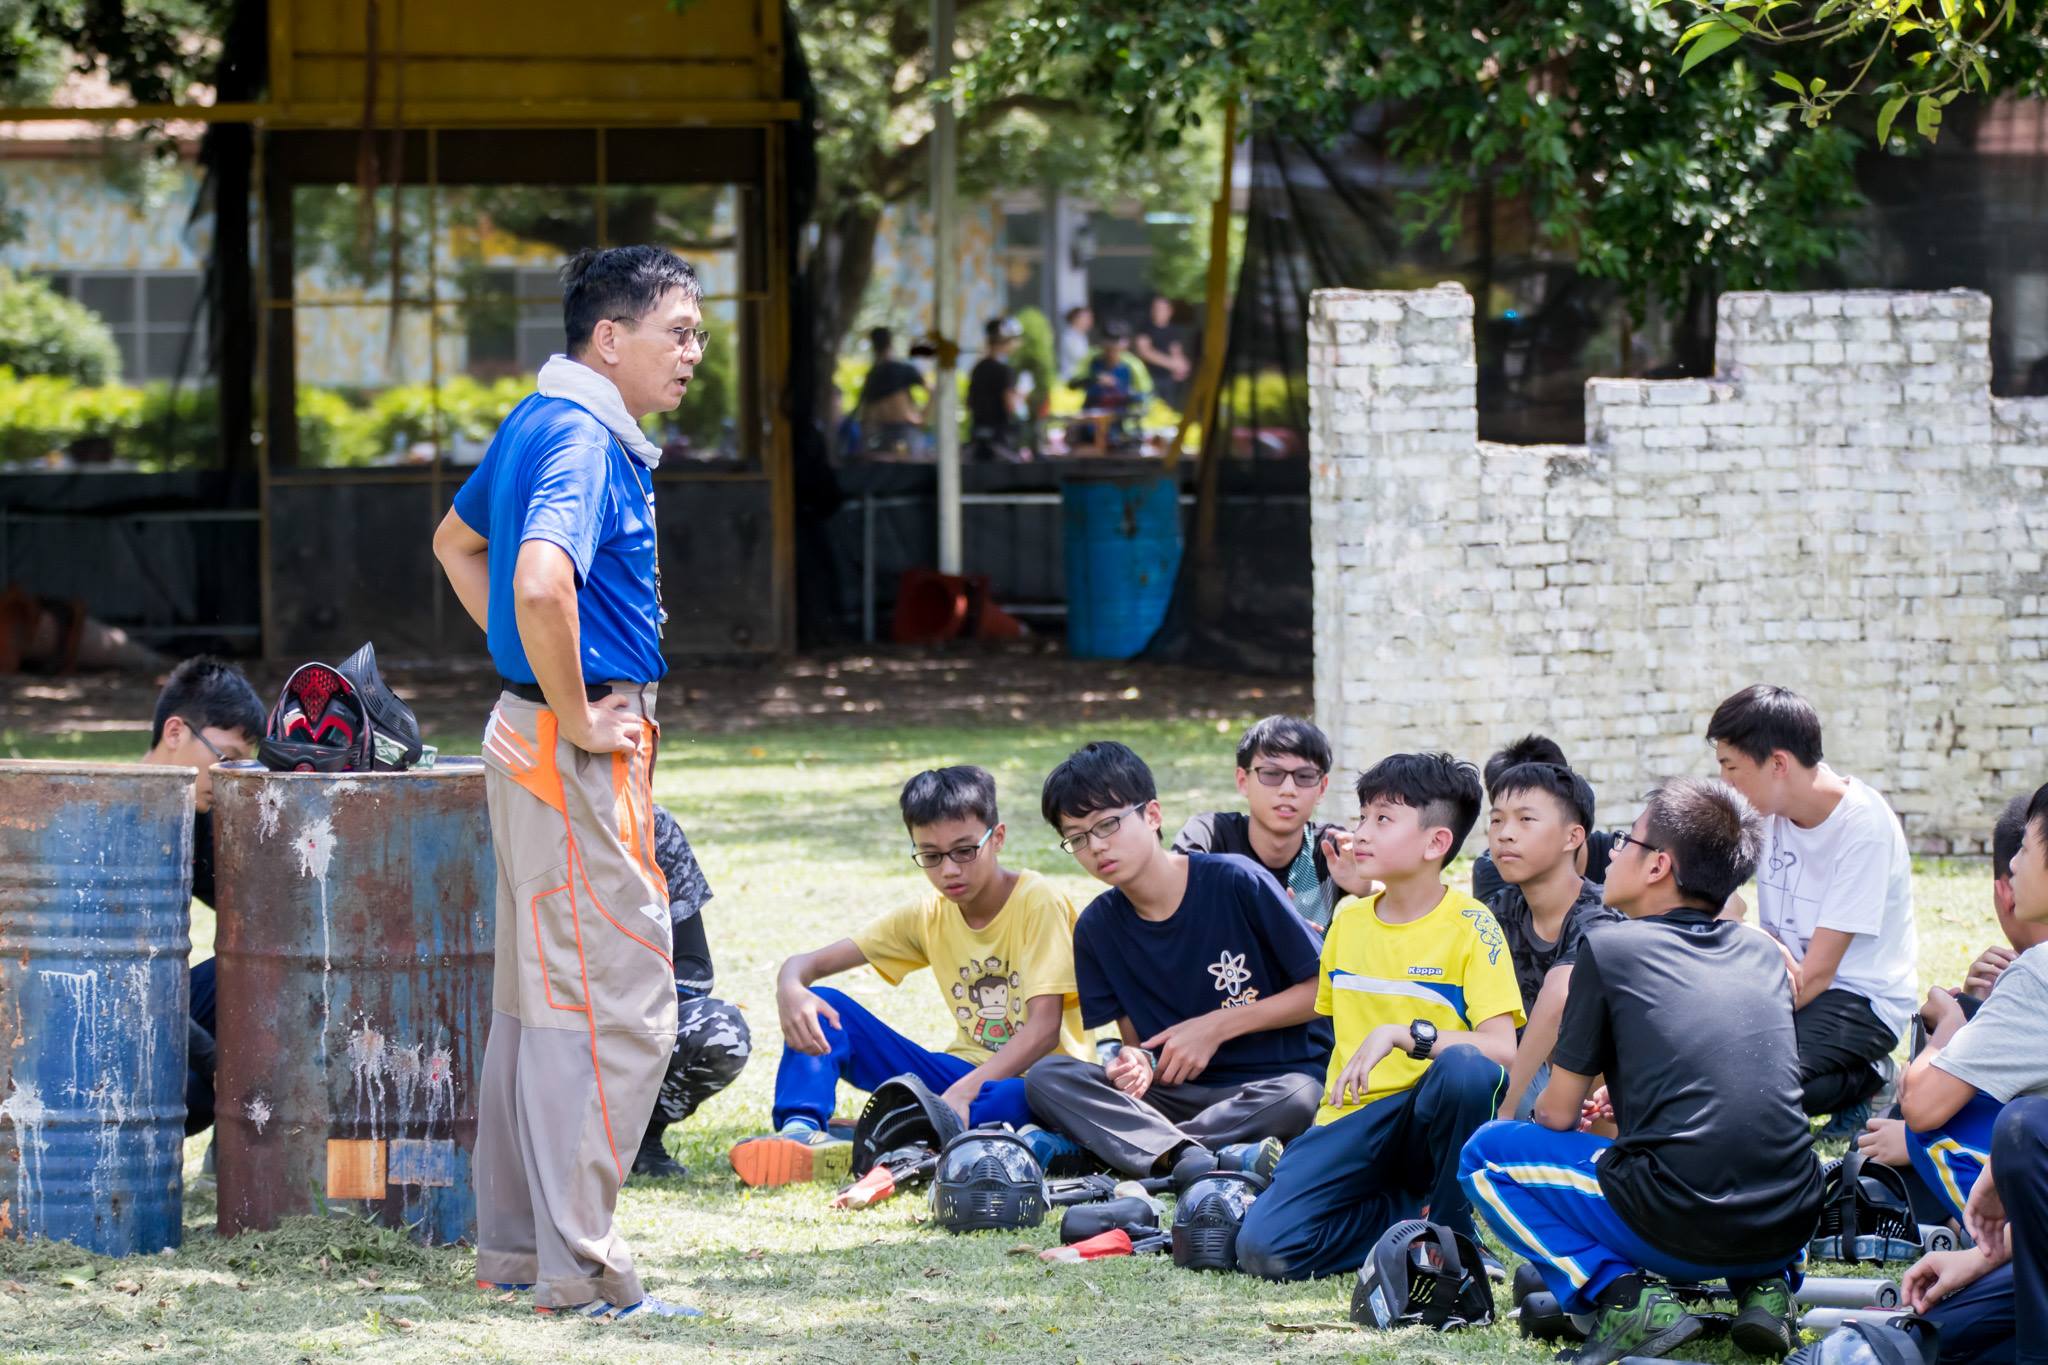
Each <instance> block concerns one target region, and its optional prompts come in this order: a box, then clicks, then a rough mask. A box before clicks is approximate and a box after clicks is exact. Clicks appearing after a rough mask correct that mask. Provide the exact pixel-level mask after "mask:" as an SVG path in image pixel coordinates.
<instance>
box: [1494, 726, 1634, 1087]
mask: <svg viewBox="0 0 2048 1365" xmlns="http://www.w3.org/2000/svg"><path fill="white" fill-rule="evenodd" d="M1492 791H1493V810H1492V813H1491V815H1490V816H1489V817H1488V820H1487V826H1486V842H1487V852H1488V853H1489V854H1491V855H1492V858H1493V862H1494V866H1495V867H1497V868H1498V869H1499V870H1500V876H1501V877H1502V879H1503V882H1504V884H1503V885H1502V887H1501V889H1500V890H1498V891H1496V892H1494V894H1493V896H1492V898H1491V899H1489V900H1488V901H1487V903H1486V908H1487V909H1489V910H1491V911H1493V917H1494V918H1495V919H1496V920H1498V921H1500V927H1501V932H1502V933H1503V934H1505V935H1506V936H1507V941H1508V952H1509V954H1510V955H1512V956H1513V958H1514V960H1515V984H1516V985H1518V986H1519V987H1520V988H1521V992H1522V1009H1523V1011H1524V1013H1526V1014H1527V1015H1528V1018H1529V1023H1528V1026H1527V1027H1526V1028H1524V1029H1523V1030H1522V1036H1521V1039H1520V1041H1519V1042H1518V1044H1517V1045H1516V1049H1515V1064H1514V1066H1513V1067H1511V1068H1509V1071H1508V1088H1507V1093H1506V1095H1505V1096H1503V1097H1502V1099H1501V1106H1500V1116H1501V1117H1502V1118H1504V1119H1510V1118H1527V1117H1528V1116H1529V1112H1530V1110H1531V1108H1532V1107H1533V1106H1534V1105H1535V1103H1536V1096H1537V1095H1539V1094H1541V1093H1542V1091H1543V1087H1544V1085H1545V1084H1546V1083H1547V1082H1548V1080H1549V1076H1550V1070H1549V1067H1550V1049H1551V1046H1552V1045H1553V1044H1554V1043H1556V1042H1557V1021H1558V1020H1559V1018H1561V1017H1562V1016H1563V1014H1564V1002H1565V1000H1566V998H1567V996H1568V995H1569V994H1570V991H1571V981H1572V965H1573V963H1575V962H1577V961H1578V953H1579V943H1580V941H1581V940H1582V939H1584V938H1585V936H1586V931H1587V930H1588V929H1589V928H1591V927H1592V926H1594V925H1596V924H1606V923H1611V922H1613V921H1616V920H1619V919H1621V918H1622V914H1621V912H1620V911H1619V910H1611V909H1609V908H1608V907H1607V905H1606V904H1605V902H1604V901H1602V899H1601V888H1600V884H1599V883H1598V882H1595V881H1592V880H1590V879H1589V878H1585V877H1582V876H1580V875H1579V859H1580V858H1581V857H1582V856H1583V855H1584V851H1585V847H1586V835H1587V832H1588V831H1589V830H1591V829H1592V827H1593V788H1592V787H1591V786H1590V785H1588V784H1587V782H1586V779H1585V778H1583V777H1580V776H1579V775H1578V774H1577V773H1575V772H1573V771H1572V770H1571V769H1569V768H1565V767H1561V766H1559V765H1558V764H1555V763H1524V764H1521V765H1519V766H1517V767H1513V768H1509V769H1507V770H1506V771H1504V772H1501V773H1498V774H1496V775H1495V777H1494V781H1493V787H1492ZM1603 856H1604V855H1603ZM1602 870H1603V871H1604V870H1605V869H1604V868H1603V869H1602Z"/></svg>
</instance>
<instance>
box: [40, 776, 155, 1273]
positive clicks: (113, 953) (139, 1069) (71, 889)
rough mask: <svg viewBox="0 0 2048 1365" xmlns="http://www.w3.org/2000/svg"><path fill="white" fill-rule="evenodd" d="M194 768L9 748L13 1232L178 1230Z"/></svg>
mask: <svg viewBox="0 0 2048 1365" xmlns="http://www.w3.org/2000/svg"><path fill="white" fill-rule="evenodd" d="M192 779H193V771H192V769H190V768H158V767H142V766H138V765H134V764H114V763H29V762H7V763H0V1069H4V1073H5V1074H4V1075H0V1235H4V1236H7V1237H12V1238H32V1237H42V1238H48V1239H50V1240H51V1241H58V1242H73V1243H76V1244H77V1245H79V1246H82V1247H85V1248H87V1249H88V1250H91V1251H96V1252H99V1253H101V1254H102V1255H107V1256H133V1255H137V1254H143V1253H149V1252H155V1251H161V1250H163V1249H164V1248H165V1247H174V1246H177V1245H178V1243H179V1242H180V1240H182V1234H183V1216H182V1215H183V1209H184V1196H185V1190H184V1176H183V1168H184V1144H185V1052H186V1049H185V1038H186V1032H185V1031H186V1021H185V1016H186V1008H187V1000H188V998H189V995H190V985H189V982H188V980H187V975H186V967H185V958H186V955H187V953H189V952H190V950H191V947H192V940H191V904H192Z"/></svg>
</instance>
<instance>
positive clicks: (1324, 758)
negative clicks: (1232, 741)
mask: <svg viewBox="0 0 2048 1365" xmlns="http://www.w3.org/2000/svg"><path fill="white" fill-rule="evenodd" d="M1260 754H1271V755H1272V756H1273V757H1275V758H1300V759H1306V760H1307V761H1309V762H1310V763H1313V764H1315V765H1316V766H1317V767H1318V768H1321V769H1322V770H1323V771H1324V772H1326V773H1327V772H1328V771H1330V763H1331V761H1332V760H1331V756H1330V737H1329V736H1328V735H1325V734H1324V733H1323V732H1322V731H1321V730H1320V729H1318V728H1317V727H1315V726H1314V725H1311V724H1309V723H1308V722H1307V721H1305V720H1302V719H1301V718H1300V717H1298V716H1267V717H1266V718H1265V719H1264V720H1262V721H1257V722H1254V723H1253V725H1252V727H1251V728H1250V729H1249V730H1246V731H1245V732H1244V738H1242V739H1240V740H1238V742H1237V766H1238V767H1240V768H1249V767H1251V766H1252V760H1253V759H1255V758H1257V757H1258V756H1259V755H1260Z"/></svg>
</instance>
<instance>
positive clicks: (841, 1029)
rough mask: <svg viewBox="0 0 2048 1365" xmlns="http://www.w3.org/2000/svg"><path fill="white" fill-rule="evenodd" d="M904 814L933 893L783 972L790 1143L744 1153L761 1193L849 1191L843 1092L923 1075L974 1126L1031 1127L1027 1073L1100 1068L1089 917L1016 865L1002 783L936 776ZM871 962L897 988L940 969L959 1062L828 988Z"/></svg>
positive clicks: (782, 1088) (907, 789) (958, 770)
mask: <svg viewBox="0 0 2048 1365" xmlns="http://www.w3.org/2000/svg"><path fill="white" fill-rule="evenodd" d="M898 805H899V806H900V807H901V809H902V812H903V823H904V825H905V827H906V828H908V829H909V831H910V841H911V854H910V856H911V858H912V860H913V861H914V862H916V864H917V865H918V866H919V867H920V868H923V869H924V875H925V877H926V879H927V880H929V881H930V882H931V884H932V890H931V891H930V892H929V893H928V894H926V895H924V896H921V897H919V898H918V899H917V900H915V901H912V902H911V903H910V904H908V905H905V906H904V907H903V908H902V909H900V910H895V911H892V912H890V913H889V914H886V915H883V916H882V917H881V918H880V919H877V920H875V921H874V922H873V923H871V924H869V925H868V926H867V927H866V928H864V929H862V930H861V931H860V932H859V933H858V934H856V935H854V936H853V937H852V938H843V939H840V940H839V941H838V942H836V943H831V944H827V945H826V946H824V947H822V948H814V949H812V950H811V951H810V952H808V953H799V954H797V955H796V956H795V957H792V958H790V959H789V960H788V961H787V962H784V963H783V964H782V970H781V971H780V972H779V973H778V974H777V977H776V983H775V996H776V1006H777V1009H778V1010H779V1012H780V1014H781V1016H782V1041H783V1049H782V1062H781V1065H780V1066H779V1067H778V1068H777V1070H776V1073H775V1109H774V1122H775V1128H776V1130H775V1132H774V1133H772V1134H770V1135H768V1136H766V1137H758V1138H751V1139H749V1140H747V1141H745V1142H742V1143H740V1144H739V1145H738V1146H736V1147H734V1148H733V1149H732V1165H733V1169H734V1170H735V1171H737V1172H738V1173H739V1177H740V1179H741V1180H743V1181H745V1182H746V1183H747V1184H749V1185H787V1184H791V1183H796V1182H801V1181H807V1180H808V1181H816V1182H818V1183H821V1184H822V1183H838V1182H840V1181H842V1180H844V1179H845V1178H846V1175H847V1166H848V1163H849V1161H850V1160H851V1157H852V1144H851V1143H850V1142H849V1141H848V1140H846V1139H845V1138H843V1137H837V1136H834V1135H833V1134H832V1133H830V1132H829V1131H828V1130H827V1127H826V1124H827V1120H828V1119H829V1118H830V1117H831V1114H832V1104H833V1100H834V1098H835V1095H836V1092H837V1090H838V1085H839V1082H840V1081H842V1080H844V1081H846V1082H848V1083H849V1084H851V1085H853V1086H854V1087H855V1088H857V1089H860V1090H873V1089H874V1088H875V1087H876V1086H878V1085H880V1084H881V1083H882V1082H884V1081H886V1080H888V1079H889V1078H890V1077H892V1076H900V1075H902V1074H904V1073H905V1072H911V1073H914V1074H915V1075H916V1076H918V1078H919V1079H921V1080H923V1081H924V1083H925V1084H927V1085H929V1086H930V1087H931V1088H932V1089H933V1090H936V1091H939V1092H940V1094H941V1096H942V1098H944V1100H945V1101H946V1103H947V1104H949V1105H951V1106H952V1107H953V1109H954V1110H955V1111H956V1112H957V1113H958V1114H959V1115H960V1117H961V1119H962V1120H963V1121H964V1122H966V1123H967V1124H968V1125H969V1126H970V1127H981V1126H984V1125H987V1124H997V1123H1007V1124H1010V1125H1011V1126H1012V1127H1018V1128H1021V1127H1023V1126H1024V1125H1026V1124H1028V1123H1030V1121H1031V1111H1030V1108H1029V1107H1028V1106H1027V1104H1026V1102H1025V1097H1024V1082H1023V1080H1022V1079H1021V1077H1022V1076H1023V1074H1024V1072H1025V1070H1026V1069H1027V1068H1029V1067H1030V1065H1031V1064H1032V1063H1033V1062H1036V1061H1037V1060H1039V1059H1040V1058H1041V1057H1044V1056H1045V1055H1046V1054H1048V1053H1058V1054H1060V1055H1063V1056H1068V1057H1074V1058H1081V1057H1087V1056H1089V1055H1090V1052H1089V1048H1088V1046H1087V1044H1086V1042H1085V1041H1084V1038H1085V1035H1084V1032H1083V1030H1082V1026H1081V1017H1080V1012H1079V1010H1078V1008H1077V1006H1076V1002H1075V983H1074V954H1073V939H1074V903H1073V902H1072V901H1071V900H1069V899H1068V898H1067V897H1066V895H1065V894H1064V893H1062V892H1061V891H1059V890H1057V889H1056V888H1054V886H1053V885H1052V883H1050V882H1048V881H1047V880H1046V879H1045V878H1043V877H1041V876H1039V875H1038V874H1037V873H1036V872H1031V871H1024V872H1012V871H1010V870H1009V869H1007V868H1005V867H1003V866H1002V864H1001V861H1000V855H1001V853H1002V848H1003V838H1004V827H1003V825H1002V823H1001V821H999V820H998V819H997V817H996V783H995V779H994V778H993V777H990V776H989V775H988V773H986V772H984V771H983V770H982V769H980V768H974V767H964V766H963V767H954V768H939V769H935V770H933V771H930V772H922V773H919V774H918V775H917V776H916V777H913V778H911V779H910V781H909V782H907V783H905V784H904V786H903V794H902V796H901V798H900V799H899V801H898ZM863 963H865V964H867V965H868V966H870V967H873V968H874V969H875V971H876V972H877V973H878V974H879V975H880V976H881V977H882V979H883V980H885V981H887V982H888V983H889V984H890V985H892V986H893V985H896V984H897V983H899V982H901V981H902V980H903V978H904V977H906V976H908V975H909V974H910V973H911V972H914V971H916V970H917V969H918V968H919V967H930V968H931V969H932V975H933V977H934V978H936V980H937V981H938V985H939V994H940V996H941V997H942V998H943V1000H944V1001H945V1005H946V1012H947V1013H948V1014H950V1015H951V1016H952V1018H953V1024H954V1031H953V1038H952V1040H951V1041H950V1043H948V1045H947V1047H946V1049H945V1051H943V1052H934V1051H932V1050H930V1049H928V1048H924V1047H920V1046H919V1045H918V1044H916V1043H913V1042H911V1041H910V1040H909V1039H907V1038H905V1037H904V1036H903V1035H902V1034H900V1033H898V1032H896V1030H894V1029H892V1028H890V1027H889V1026H888V1025H887V1024H885V1023H883V1022H882V1021H881V1020H879V1019H877V1018H876V1017H875V1016H874V1015H873V1014H871V1013H869V1012H868V1010H867V1009H866V1008H864V1007H863V1006H861V1005H859V1004H857V1003H855V1001H854V1000H853V999H852V997H850V996H848V995H846V994H845V993H844V992H841V991H837V990H834V989H832V988H831V987H829V986H827V987H816V988H814V983H816V982H818V981H820V980H822V979H824V978H825V977H828V976H834V975H837V974H838V973H840V972H846V971H851V970H853V969H854V968H855V967H858V966H860V965H861V964H863Z"/></svg>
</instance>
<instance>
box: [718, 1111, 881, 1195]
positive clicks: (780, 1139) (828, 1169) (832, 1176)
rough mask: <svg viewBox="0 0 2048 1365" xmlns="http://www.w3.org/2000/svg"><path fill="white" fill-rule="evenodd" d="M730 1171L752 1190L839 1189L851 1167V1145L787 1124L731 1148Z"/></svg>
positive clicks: (826, 1134)
mask: <svg viewBox="0 0 2048 1365" xmlns="http://www.w3.org/2000/svg"><path fill="white" fill-rule="evenodd" d="M729 1155H730V1156H731V1159H732V1168H733V1170H734V1171H735V1172H736V1173H737V1174H738V1175H739V1178H740V1179H741V1180H742V1181H743V1182H744V1183H746V1184H748V1185H752V1186H754V1187H755V1188H756V1189H774V1188H776V1187H778V1186H782V1185H803V1184H812V1185H841V1184H844V1183H845V1182H846V1178H847V1176H848V1175H849V1174H850V1173H851V1171H852V1166H853V1143H852V1142H851V1141H849V1140H848V1139H846V1138H841V1137H834V1136H832V1134H830V1133H829V1132H824V1131H821V1130H819V1129H816V1128H813V1127H811V1126H810V1125H809V1124H803V1123H788V1124H784V1125H783V1127H782V1130H781V1131H780V1132H777V1133H771V1134H769V1135H768V1136H766V1137H757V1138H748V1139H747V1140H746V1141H745V1142H741V1143H738V1144H735V1145H734V1147H733V1149H732V1151H731V1153H730V1154H729Z"/></svg>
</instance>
